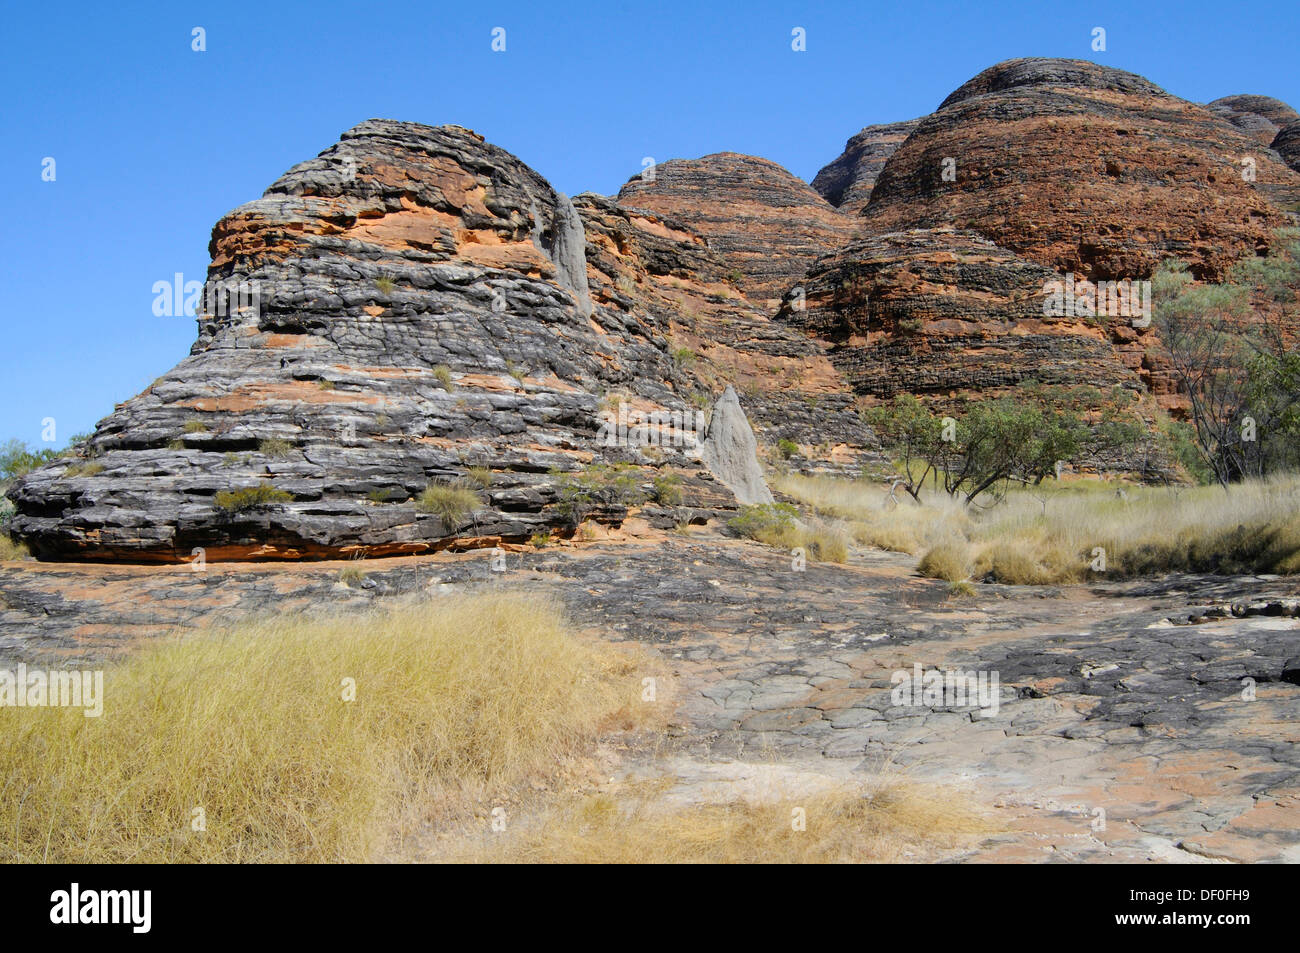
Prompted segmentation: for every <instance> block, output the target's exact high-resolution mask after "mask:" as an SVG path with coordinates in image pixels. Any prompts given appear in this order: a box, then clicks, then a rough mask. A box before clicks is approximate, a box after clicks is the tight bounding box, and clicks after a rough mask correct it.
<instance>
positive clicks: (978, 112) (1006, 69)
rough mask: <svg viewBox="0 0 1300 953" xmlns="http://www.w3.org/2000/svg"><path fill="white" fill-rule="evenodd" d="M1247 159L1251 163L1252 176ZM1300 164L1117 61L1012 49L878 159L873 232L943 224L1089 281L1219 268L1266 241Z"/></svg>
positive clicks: (1293, 190) (1207, 272)
mask: <svg viewBox="0 0 1300 953" xmlns="http://www.w3.org/2000/svg"><path fill="white" fill-rule="evenodd" d="M1243 157H1251V158H1253V160H1254V170H1253V171H1254V181H1247V176H1246V175H1245V174H1244V171H1245V170H1244V168H1243V166H1242V165H1240V160H1241V159H1242V158H1243ZM1297 200H1300V176H1297V174H1296V173H1295V172H1293V171H1292V170H1291V169H1289V168H1287V167H1286V166H1285V165H1284V164H1283V163H1281V162H1279V161H1277V159H1276V158H1275V157H1274V156H1273V154H1271V153H1270V152H1269V150H1267V149H1262V148H1261V147H1260V143H1259V142H1258V141H1257V140H1255V139H1252V138H1250V137H1249V136H1247V135H1245V134H1244V133H1242V132H1241V131H1240V130H1239V129H1238V128H1236V127H1235V126H1234V125H1232V123H1230V122H1228V121H1227V120H1225V119H1223V118H1220V117H1219V116H1216V115H1215V114H1214V113H1213V112H1211V111H1210V110H1209V109H1207V108H1206V107H1204V106H1200V105H1197V104H1195V103H1190V102H1186V101H1184V100H1181V99H1178V98H1177V97H1174V96H1171V95H1169V94H1168V93H1166V92H1164V91H1163V90H1161V89H1160V88H1159V87H1158V86H1156V85H1154V84H1153V83H1151V82H1149V81H1148V80H1145V79H1143V78H1142V77H1140V76H1135V75H1133V74H1131V73H1125V72H1123V71H1120V70H1115V69H1110V68H1107V67H1103V66H1097V65H1096V64H1093V63H1087V62H1083V61H1078V60H1044V59H1024V60H1012V61H1009V62H1007V63H1002V64H999V65H997V66H994V67H992V68H990V69H988V70H985V71H984V72H983V73H981V74H980V75H979V76H976V77H975V78H974V79H972V80H971V81H970V82H968V83H966V84H964V85H963V86H961V87H960V88H959V89H957V90H956V91H955V92H953V93H952V95H950V96H949V97H948V98H947V99H945V100H944V102H943V103H942V104H941V105H940V107H939V109H938V110H937V111H936V112H935V113H934V114H933V115H932V116H929V117H927V118H926V119H924V120H922V122H921V123H920V124H919V125H918V126H917V128H916V129H915V130H914V131H913V132H912V134H911V135H910V136H909V137H908V139H907V140H906V141H905V142H904V143H903V145H902V146H900V147H899V149H898V150H897V151H896V152H895V153H894V155H893V156H892V157H891V158H890V159H889V161H888V162H887V163H886V165H885V168H884V169H883V170H882V172H881V173H880V176H879V178H878V179H877V180H876V183H875V187H874V188H873V190H872V193H871V199H870V202H869V203H868V205H867V206H866V208H865V209H864V210H863V213H862V218H863V224H864V227H865V230H866V231H867V232H868V233H876V234H879V233H885V232H893V231H900V230H906V229H914V228H933V227H938V226H951V227H956V228H964V229H969V230H973V231H977V232H978V233H979V234H981V235H983V236H985V237H986V238H989V239H990V240H992V241H994V242H996V243H997V244H998V245H1001V246H1002V247H1004V248H1008V249H1010V250H1012V251H1014V252H1016V253H1018V254H1021V255H1024V256H1025V257H1027V258H1030V259H1031V260H1034V261H1037V262H1039V263H1040V264H1043V265H1047V266H1048V267H1051V268H1053V269H1056V270H1058V271H1061V272H1067V271H1068V272H1073V273H1075V274H1077V275H1080V276H1082V277H1086V278H1089V279H1092V280H1097V279H1125V278H1129V279H1133V278H1145V277H1148V276H1149V275H1150V274H1151V272H1152V270H1153V269H1154V268H1155V266H1156V265H1157V264H1158V263H1159V261H1160V260H1161V259H1163V258H1165V257H1168V256H1178V257H1180V258H1183V259H1185V260H1187V261H1188V262H1189V264H1190V265H1191V267H1192V269H1193V272H1194V273H1195V274H1196V275H1197V276H1198V277H1203V278H1217V277H1220V276H1222V274H1223V273H1224V271H1225V269H1226V268H1227V267H1228V266H1229V265H1230V264H1231V263H1232V262H1234V261H1236V260H1237V259H1238V258H1240V257H1241V256H1242V255H1245V254H1253V253H1257V252H1262V251H1263V250H1264V249H1266V248H1267V245H1268V242H1269V239H1270V234H1271V232H1272V230H1273V229H1275V228H1277V227H1279V226H1281V225H1283V224H1285V223H1286V222H1287V221H1288V218H1287V216H1286V214H1285V213H1284V212H1283V211H1282V210H1281V208H1280V205H1286V204H1287V203H1290V202H1294V201H1297Z"/></svg>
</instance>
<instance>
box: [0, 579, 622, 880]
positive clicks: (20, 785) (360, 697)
mask: <svg viewBox="0 0 1300 953" xmlns="http://www.w3.org/2000/svg"><path fill="white" fill-rule="evenodd" d="M644 671H645V668H644V666H643V664H642V663H641V662H640V661H638V660H637V659H635V658H634V657H633V656H630V655H629V654H627V653H625V652H623V651H621V650H618V649H615V648H612V647H606V646H598V645H589V644H586V643H585V642H582V641H579V640H578V639H575V638H574V637H573V636H572V635H571V634H570V633H569V627H568V623H567V622H566V620H565V618H564V615H563V613H562V612H561V610H560V609H559V608H558V607H557V606H556V604H554V603H553V602H551V601H550V600H548V599H546V598H543V597H539V596H537V595H535V594H529V595H523V596H518V595H516V596H507V595H485V596H479V597H448V598H447V599H445V600H438V601H437V602H434V603H425V604H423V605H419V606H417V607H410V608H405V609H393V610H386V611H377V612H374V613H369V614H364V615H349V616H342V615H341V616H337V617H333V618H328V619H324V620H320V621H317V620H310V619H304V618H302V617H301V616H294V617H289V618H277V619H271V620H267V621H264V622H260V623H255V624H250V625H247V626H241V627H240V628H239V629H238V630H235V631H228V632H211V633H201V634H192V635H190V636H187V637H185V638H179V639H171V640H164V641H161V642H159V643H155V644H153V645H150V646H148V647H146V648H145V649H143V650H141V651H140V652H139V654H137V655H134V656H132V657H130V658H128V659H126V660H124V661H122V662H119V663H116V664H114V665H112V666H111V667H109V668H108V670H107V671H106V673H105V677H104V695H105V708H104V714H103V716H102V717H100V718H87V717H85V715H84V714H83V712H82V710H81V709H68V708H63V709H58V708H46V709H34V708H0V861H3V862H15V861H37V862H75V863H102V862H136V863H139V862H156V863H174V862H189V861H201V862H214V861H215V862H250V861H253V862H337V861H366V860H371V859H374V858H376V857H378V856H381V855H387V854H389V853H391V852H392V851H393V850H395V849H400V845H401V843H402V842H403V839H404V838H405V837H407V836H408V835H409V834H411V832H412V831H413V829H414V828H416V827H418V826H419V825H420V824H421V823H422V822H423V821H424V820H425V819H426V818H428V817H429V816H430V815H431V814H437V813H438V812H440V811H453V810H455V809H456V808H457V806H458V805H464V804H465V803H467V802H468V801H470V800H472V799H473V798H475V797H483V796H490V795H493V794H494V793H495V792H501V791H503V790H507V789H510V788H511V786H513V785H522V784H523V783H524V782H525V781H529V780H534V779H536V778H537V777H546V776H549V775H552V774H554V773H555V772H556V771H557V770H559V766H560V765H562V764H563V763H565V762H566V759H573V758H575V757H582V756H583V753H584V751H586V750H587V749H588V748H589V747H590V746H591V745H592V743H593V741H594V740H595V739H596V738H598V737H599V736H600V735H601V734H602V733H604V732H606V731H608V730H609V729H611V728H613V727H630V726H631V723H632V721H633V719H634V718H635V717H636V712H637V711H638V709H643V708H645V707H646V706H641V705H639V704H638V702H637V701H636V699H637V698H638V697H639V693H640V690H641V682H640V679H641V677H642V675H643V674H644ZM348 680H352V681H351V682H349V681H348ZM351 685H355V699H354V700H347V696H348V692H349V686H351ZM199 811H201V812H202V814H201V816H200V815H199V814H198V813H197V812H199ZM200 817H201V820H202V821H203V822H204V826H206V830H195V829H194V827H195V826H196V821H198V820H199V819H200Z"/></svg>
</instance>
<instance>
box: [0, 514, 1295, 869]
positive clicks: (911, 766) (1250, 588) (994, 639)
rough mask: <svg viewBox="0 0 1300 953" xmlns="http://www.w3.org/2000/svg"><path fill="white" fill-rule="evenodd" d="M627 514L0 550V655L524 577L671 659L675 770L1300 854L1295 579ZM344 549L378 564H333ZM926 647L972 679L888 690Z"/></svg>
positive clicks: (1046, 845) (1071, 852) (975, 856)
mask: <svg viewBox="0 0 1300 953" xmlns="http://www.w3.org/2000/svg"><path fill="white" fill-rule="evenodd" d="M629 528H630V529H631V530H632V531H631V532H624V533H621V534H618V538H617V539H610V540H604V541H597V542H594V543H589V544H584V545H581V546H572V545H565V546H561V547H549V548H546V549H542V550H532V549H529V550H527V551H523V552H509V553H506V554H505V557H504V564H505V570H504V571H503V572H498V571H493V565H494V560H493V557H492V555H491V554H490V553H487V552H483V551H479V552H471V553H465V554H460V555H452V554H446V553H444V554H440V555H436V556H420V557H404V558H393V559H375V560H367V561H364V562H361V563H350V564H349V563H340V562H320V563H302V564H296V565H292V566H285V565H284V564H248V563H241V564H236V563H224V564H223V563H210V564H209V565H208V566H207V568H206V570H205V571H203V572H195V571H192V570H191V569H190V568H189V567H186V566H179V567H175V566H171V567H142V566H123V565H89V564H67V563H62V564H48V563H33V562H25V563H5V564H0V659H2V660H4V661H7V662H12V661H16V660H19V659H22V660H27V661H38V660H41V659H51V658H59V659H63V660H66V661H69V662H75V663H82V662H90V661H95V660H98V659H102V658H105V657H107V656H111V655H113V654H115V653H117V652H119V651H122V650H129V649H130V648H131V647H132V646H133V645H135V644H138V643H139V642H140V641H141V640H143V639H147V638H149V637H151V636H156V635H158V634H161V633H163V632H166V631H169V630H171V629H174V628H177V627H190V626H196V627H203V626H208V625H211V624H214V623H221V622H230V621H235V620H237V619H239V618H244V617H248V616H250V615H257V614H260V613H265V612H273V611H286V610H288V611H336V610H340V609H351V608H358V607H363V606H366V605H369V604H372V603H373V602H375V601H376V600H388V599H396V600H418V601H428V602H429V603H430V605H433V606H436V602H437V600H438V599H439V598H441V597H443V596H444V595H445V594H447V593H450V592H455V591H459V590H462V589H466V588H474V587H492V588H507V589H509V588H522V589H536V590H539V591H545V592H550V593H553V594H554V595H556V596H558V597H559V598H561V599H562V600H563V601H564V603H565V604H566V605H567V606H568V608H569V610H570V612H571V613H572V615H573V617H574V618H575V620H577V622H578V623H579V624H580V625H581V626H582V627H583V628H584V629H585V630H587V631H589V632H591V633H592V634H594V635H597V636H599V637H603V638H612V639H617V640H627V641H635V642H640V643H644V644H646V645H648V646H650V647H651V648H652V649H653V650H654V651H656V652H657V653H659V654H661V655H662V656H663V657H664V659H666V660H667V662H668V663H669V664H670V665H671V666H672V668H673V670H674V672H675V674H676V675H677V685H676V689H675V693H674V702H675V704H676V705H677V706H678V707H677V710H676V714H675V716H674V719H673V724H672V726H671V728H670V735H671V737H670V747H671V750H670V751H668V752H662V753H661V754H660V757H666V758H667V760H668V762H670V763H671V764H672V767H673V771H674V772H675V773H677V774H678V775H679V776H681V775H683V774H684V775H687V777H685V778H684V781H685V783H688V784H689V783H694V782H698V783H700V784H710V783H712V782H713V779H714V778H715V776H727V777H736V776H743V775H745V774H746V773H747V771H748V772H749V773H751V774H752V773H753V772H752V771H750V770H749V769H750V768H751V767H752V766H765V767H764V768H763V770H771V769H773V768H774V767H779V768H780V770H781V771H782V772H784V773H785V774H787V775H790V776H798V777H801V778H805V779H806V778H818V777H826V778H832V779H833V778H848V777H853V776H855V775H860V774H861V773H864V772H865V773H876V772H880V771H885V772H895V773H899V774H901V775H903V776H906V777H908V778H910V779H912V780H913V781H917V782H920V783H934V784H936V785H944V786H948V787H954V788H958V789H961V790H962V791H963V792H964V793H965V795H966V796H968V797H969V798H970V799H971V800H972V802H973V803H974V804H975V805H976V806H977V807H981V808H983V809H985V810H987V811H988V812H989V814H990V817H991V819H992V823H993V825H994V828H995V829H996V830H997V831H998V833H995V834H994V835H992V836H990V837H988V838H985V839H983V841H982V842H981V843H979V844H978V845H973V846H972V847H970V848H969V849H965V850H963V851H962V852H961V853H960V854H958V855H956V856H955V857H953V859H958V860H966V861H1070V862H1074V861H1112V862H1134V861H1147V860H1155V861H1174V862H1205V863H1213V862H1256V861H1274V862H1278V861H1284V862H1285V861H1291V862H1294V861H1300V746H1298V745H1297V741H1298V740H1300V685H1297V684H1295V682H1296V681H1297V680H1298V678H1297V676H1298V674H1300V673H1298V672H1297V669H1298V667H1300V619H1297V618H1295V617H1293V615H1292V612H1293V610H1294V607H1295V605H1296V603H1295V597H1296V594H1297V591H1298V590H1300V584H1297V583H1296V582H1294V581H1290V580H1287V579H1280V578H1276V577H1249V576H1247V577H1210V576H1171V577H1167V578H1164V579H1161V580H1155V581H1152V580H1144V581H1138V582H1110V581H1105V580H1103V579H1099V580H1098V581H1097V582H1096V583H1095V584H1093V585H1091V586H1070V587H1062V588H1043V587H1018V586H1017V587H1013V586H979V587H977V590H978V591H977V594H976V595H974V596H971V597H967V596H960V595H955V594H953V593H951V592H950V591H949V588H948V586H947V585H946V584H944V583H940V582H935V581H933V580H927V579H922V578H920V577H918V576H917V575H916V574H915V572H914V571H913V568H912V567H913V565H914V560H913V559H912V558H910V557H906V556H900V555H897V554H889V553H880V552H874V551H863V552H858V553H855V554H854V556H853V557H852V558H851V559H850V562H849V563H848V564H847V565H831V564H818V563H808V564H807V566H806V568H805V569H803V570H802V571H800V570H798V569H796V568H795V565H794V563H793V561H792V560H791V558H790V557H789V555H787V554H785V553H782V552H780V551H777V550H773V549H771V548H769V547H765V546H762V545H759V544H757V543H752V542H747V541H738V540H733V539H727V538H724V537H722V536H718V535H716V534H714V533H712V532H710V531H708V530H698V531H693V532H692V533H690V534H686V535H677V534H667V535H665V534H662V533H656V532H653V531H648V530H646V531H643V532H638V531H637V530H636V528H635V527H629ZM347 565H353V566H357V567H359V568H361V569H363V570H365V572H366V579H365V580H364V581H363V582H354V583H353V584H352V585H351V586H345V585H343V584H342V583H340V582H339V574H340V571H341V569H342V568H343V567H344V566H347ZM495 565H496V566H497V567H500V566H501V560H500V559H497V560H496V561H495ZM1234 604H1236V606H1237V609H1236V614H1234V612H1233V611H1232V609H1231V607H1232V606H1233V605H1234ZM1243 607H1245V608H1243ZM1189 620H1195V621H1189ZM917 666H919V667H920V671H921V672H925V673H930V672H933V671H935V670H939V671H941V672H945V673H949V672H967V673H976V675H977V677H980V676H982V677H983V678H984V682H983V687H984V689H985V693H984V694H983V695H982V696H979V695H975V694H973V693H970V694H968V695H967V696H966V697H962V696H954V694H953V692H952V689H953V688H954V685H953V684H952V683H951V682H950V683H949V685H948V689H949V690H948V691H947V692H946V693H941V694H939V695H934V694H932V693H926V692H923V691H919V690H918V691H917V692H915V693H914V694H913V693H911V692H902V691H901V689H903V688H906V687H908V685H910V683H904V684H903V685H902V686H898V685H896V683H897V682H898V681H899V679H900V678H901V677H902V675H900V674H898V673H902V674H905V675H908V676H912V675H915V674H916V673H917V671H918V669H917ZM994 675H996V683H995V681H994ZM920 684H921V685H922V686H925V685H927V684H929V683H927V682H921V683H920ZM896 688H898V689H899V690H898V691H896V690H895V689H896ZM754 770H758V769H757V768H755V769H754ZM692 773H693V774H694V775H695V777H690V775H691V774H692Z"/></svg>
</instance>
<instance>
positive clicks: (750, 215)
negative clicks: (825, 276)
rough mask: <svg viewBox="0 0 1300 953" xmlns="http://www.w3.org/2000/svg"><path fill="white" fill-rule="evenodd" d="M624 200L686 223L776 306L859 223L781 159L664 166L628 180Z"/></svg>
mask: <svg viewBox="0 0 1300 953" xmlns="http://www.w3.org/2000/svg"><path fill="white" fill-rule="evenodd" d="M618 204H619V205H621V206H623V207H624V208H627V209H648V210H650V211H652V212H657V213H660V214H663V215H668V216H671V217H672V218H674V219H677V220H679V221H681V222H683V223H685V224H686V225H687V227H689V228H690V229H692V230H693V231H695V232H698V233H699V234H700V235H702V236H704V238H705V239H706V240H707V241H708V243H709V247H710V248H711V249H712V250H713V251H714V252H715V253H716V254H717V256H718V257H719V258H720V259H721V260H722V261H723V263H724V264H725V265H726V266H727V268H728V270H729V274H730V277H731V279H732V280H733V281H734V282H735V285H736V287H737V288H738V289H740V291H741V292H743V293H744V295H745V296H746V297H747V298H749V299H750V300H752V301H755V302H758V303H762V302H766V301H772V302H773V305H775V301H776V300H777V299H779V298H780V297H781V295H783V294H784V293H785V292H786V290H787V289H788V288H789V287H790V286H791V285H793V284H795V283H796V282H798V280H799V279H800V278H801V277H802V276H803V273H804V269H806V268H807V267H808V266H809V265H810V264H812V262H813V260H814V259H816V258H817V256H818V255H821V254H824V253H826V252H828V251H833V250H834V249H836V248H838V247H839V246H841V245H843V244H844V243H845V242H847V241H848V240H849V239H850V238H851V237H852V236H853V233H854V229H855V227H856V225H857V223H856V222H855V221H854V219H853V218H852V217H851V216H848V215H844V214H842V213H841V212H839V211H838V210H836V209H835V208H834V207H833V206H832V205H831V204H830V203H828V202H827V201H826V200H825V199H823V198H822V197H821V196H820V195H818V194H817V193H816V192H815V191H814V190H813V189H812V188H811V187H810V186H809V185H808V184H807V183H806V182H803V181H802V180H800V179H797V178H795V177H794V176H793V175H791V174H790V173H789V172H787V171H786V170H785V169H783V168H781V167H780V166H779V165H777V164H776V163H775V162H769V161H768V160H767V159H758V158H755V157H754V156H745V155H739V154H737V153H734V152H720V153H717V154H716V155H709V156H704V157H703V158H701V159H672V160H669V161H668V162H663V163H660V164H659V165H656V166H654V167H653V169H652V170H648V171H647V172H646V173H643V174H642V175H639V176H636V177H634V178H632V179H630V180H629V181H628V182H627V184H626V185H624V186H623V188H622V189H620V190H619V193H618Z"/></svg>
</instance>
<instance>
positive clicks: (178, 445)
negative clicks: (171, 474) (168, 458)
mask: <svg viewBox="0 0 1300 953" xmlns="http://www.w3.org/2000/svg"><path fill="white" fill-rule="evenodd" d="M167 449H168V450H184V449H185V441H184V440H182V439H181V438H180V437H174V438H172V439H171V440H168V441H167Z"/></svg>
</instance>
